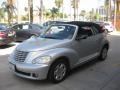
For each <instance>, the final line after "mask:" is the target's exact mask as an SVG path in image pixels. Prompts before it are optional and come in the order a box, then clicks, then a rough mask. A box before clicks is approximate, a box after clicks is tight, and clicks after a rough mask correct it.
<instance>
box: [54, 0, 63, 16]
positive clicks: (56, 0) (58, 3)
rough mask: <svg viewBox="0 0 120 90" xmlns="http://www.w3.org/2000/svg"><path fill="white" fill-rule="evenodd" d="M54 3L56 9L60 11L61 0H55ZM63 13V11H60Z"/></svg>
mask: <svg viewBox="0 0 120 90" xmlns="http://www.w3.org/2000/svg"><path fill="white" fill-rule="evenodd" d="M55 5H56V7H57V8H58V10H59V11H60V8H61V7H62V5H63V0H55ZM62 13H63V12H62ZM58 14H59V16H60V12H58Z"/></svg>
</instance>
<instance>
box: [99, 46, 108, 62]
mask: <svg viewBox="0 0 120 90" xmlns="http://www.w3.org/2000/svg"><path fill="white" fill-rule="evenodd" d="M107 53H108V47H107V46H104V47H103V48H102V50H101V52H100V56H99V57H98V58H99V60H101V61H104V60H105V59H106V58H107Z"/></svg>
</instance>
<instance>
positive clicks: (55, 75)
mask: <svg viewBox="0 0 120 90" xmlns="http://www.w3.org/2000/svg"><path fill="white" fill-rule="evenodd" d="M68 71H69V68H68V63H67V62H65V60H58V61H56V62H55V63H53V64H52V66H51V68H50V70H49V73H48V79H49V80H50V81H52V82H53V83H59V82H61V81H63V80H64V79H65V78H66V76H67V74H68Z"/></svg>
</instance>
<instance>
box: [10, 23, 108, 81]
mask: <svg viewBox="0 0 120 90" xmlns="http://www.w3.org/2000/svg"><path fill="white" fill-rule="evenodd" d="M108 49H109V41H108V39H107V33H106V32H104V30H103V29H102V27H101V26H99V25H98V24H95V23H92V22H80V21H71V22H66V23H64V24H56V25H52V26H50V27H49V28H48V30H46V31H45V32H44V33H43V34H41V35H40V36H38V37H35V36H34V37H31V38H30V39H28V40H26V41H24V42H23V43H21V44H19V45H18V46H17V47H16V49H15V50H14V51H13V53H12V54H11V55H10V57H9V67H10V70H11V71H12V72H13V73H14V74H16V75H17V76H20V77H23V78H28V79H33V80H41V79H49V80H50V81H52V82H53V83H59V82H61V81H62V80H64V79H65V78H66V76H67V75H68V72H69V71H70V70H71V69H73V68H75V67H77V66H79V65H81V64H83V63H85V62H88V61H90V60H93V59H94V58H99V59H98V60H105V59H106V57H107V52H108Z"/></svg>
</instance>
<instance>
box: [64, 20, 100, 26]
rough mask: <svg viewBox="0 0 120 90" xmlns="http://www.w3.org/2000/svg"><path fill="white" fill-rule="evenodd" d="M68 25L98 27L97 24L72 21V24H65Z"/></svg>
mask: <svg viewBox="0 0 120 90" xmlns="http://www.w3.org/2000/svg"><path fill="white" fill-rule="evenodd" d="M65 23H66V24H72V25H76V26H78V27H79V26H85V25H97V26H98V24H96V23H93V22H84V21H70V22H65Z"/></svg>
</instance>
